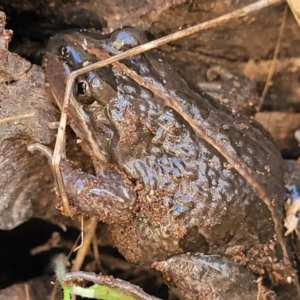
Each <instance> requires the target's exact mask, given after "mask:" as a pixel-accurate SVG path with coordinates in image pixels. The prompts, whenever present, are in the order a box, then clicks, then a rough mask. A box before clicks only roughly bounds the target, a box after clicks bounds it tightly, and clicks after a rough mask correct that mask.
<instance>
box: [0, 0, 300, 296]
mask: <svg viewBox="0 0 300 300" xmlns="http://www.w3.org/2000/svg"><path fill="white" fill-rule="evenodd" d="M254 2H255V1H254V0H225V1H218V0H167V1H158V0H155V1H135V0H129V1H122V0H113V1H111V0H104V1H96V0H85V1H75V0H69V1H65V0H51V1H50V0H38V1H32V0H26V1H8V0H0V10H2V11H3V12H5V14H6V22H7V24H6V25H5V16H4V14H1V13H0V119H4V118H7V117H12V116H20V115H30V116H27V117H25V118H17V119H14V120H10V121H6V122H5V123H0V127H1V130H0V165H1V173H0V191H1V193H0V229H1V230H2V231H1V232H0V234H1V233H3V232H4V233H5V234H6V233H7V231H6V230H11V229H13V228H16V227H17V226H18V225H20V224H22V223H23V222H25V221H27V220H28V219H30V218H32V217H39V218H43V219H45V220H48V221H51V222H53V223H56V224H57V223H64V224H67V225H68V226H73V227H76V226H77V227H78V222H76V221H72V220H69V219H67V218H65V217H63V216H62V215H61V214H60V212H59V211H57V210H56V209H55V204H56V201H57V200H56V198H55V193H54V187H53V177H52V172H51V169H50V167H49V165H48V162H47V160H46V158H45V157H44V156H42V155H40V154H38V153H34V154H31V153H30V152H28V151H27V146H28V145H30V144H32V143H35V142H39V143H42V144H44V145H48V146H50V148H52V149H53V145H54V142H55V131H53V130H52V129H50V128H49V127H48V123H50V122H54V121H57V120H58V119H59V110H58V109H57V107H56V106H55V105H54V101H53V99H52V96H51V93H50V91H49V89H48V88H47V87H46V85H45V76H44V72H43V69H42V68H41V64H42V57H43V51H44V48H45V45H46V43H47V40H48V39H49V37H50V36H51V35H52V34H54V33H56V32H58V31H60V30H63V29H66V28H96V29H102V30H105V31H112V30H114V29H117V28H119V27H120V26H134V27H137V28H139V29H142V30H145V31H146V32H147V33H148V35H149V38H151V39H155V38H159V37H162V36H164V35H166V34H169V33H171V32H175V31H177V30H179V29H181V28H186V27H189V26H191V25H194V24H197V23H200V22H204V21H207V20H210V19H213V18H215V17H218V16H221V15H223V14H226V13H228V12H231V11H233V10H235V9H238V8H241V7H244V6H246V5H248V4H250V3H254ZM285 6H286V4H285V2H284V3H283V2H281V3H278V4H274V5H272V6H269V7H267V8H264V9H262V10H260V11H258V12H256V13H252V14H249V15H246V16H244V17H242V18H239V19H231V20H229V21H228V22H226V23H224V24H222V25H220V26H217V27H214V28H211V29H209V30H205V31H201V32H199V33H197V34H194V35H192V36H190V37H186V38H183V39H181V40H179V41H176V42H172V43H169V44H167V45H165V46H163V47H161V48H160V50H161V51H162V52H163V53H164V54H165V55H166V56H167V57H168V58H170V59H171V60H173V63H174V64H175V65H176V66H177V67H178V69H180V70H181V72H182V73H183V74H184V76H185V77H186V78H188V79H189V80H190V82H191V83H193V84H195V85H197V84H198V83H199V82H203V81H206V72H207V70H208V69H209V68H210V67H212V66H221V67H225V68H226V69H228V70H229V71H230V72H232V73H234V74H241V75H245V76H247V77H248V78H250V79H251V80H252V81H253V82H254V83H255V84H256V86H257V91H258V93H259V95H262V92H263V89H264V86H265V83H266V80H267V77H268V74H269V72H270V68H271V64H272V59H273V56H274V51H275V47H276V45H277V42H278V36H279V32H280V27H281V24H282V20H283V15H284V10H285ZM283 26H284V27H283V35H282V39H281V41H280V44H279V53H278V57H277V60H276V63H275V68H274V75H273V76H272V80H271V85H270V88H269V91H268V93H267V95H266V97H265V98H264V99H263V103H262V105H261V107H260V111H259V112H258V113H257V114H256V115H255V119H256V120H258V121H259V122H260V123H261V124H262V125H263V126H264V127H265V128H266V129H267V130H269V131H270V133H271V134H272V135H273V137H274V139H275V141H276V143H277V146H278V147H279V149H280V151H281V153H282V156H283V157H284V158H287V159H293V160H296V159H298V157H299V155H300V148H299V146H298V141H297V140H296V139H295V137H294V132H295V130H297V129H298V128H299V127H300V117H299V116H300V79H299V78H300V60H299V57H300V28H299V25H298V24H297V22H296V20H295V19H294V16H293V14H292V12H291V11H289V10H288V12H287V17H286V19H285V21H284V25H283ZM5 28H6V29H5ZM9 30H13V36H12V33H11V31H9ZM11 38H12V41H11V42H10V43H8V42H9V41H10V40H11ZM0 121H1V120H0ZM68 144H69V145H73V147H71V148H72V150H70V151H71V152H72V153H71V155H74V156H77V157H79V161H81V162H82V161H83V162H84V163H83V164H85V166H84V167H85V168H89V167H88V166H86V165H88V163H86V162H85V156H84V155H83V154H82V153H81V154H78V153H80V147H79V146H78V145H77V144H76V137H75V136H74V135H73V133H72V132H69V134H68ZM291 164H294V167H295V168H296V169H297V167H298V165H297V163H296V162H295V161H292V162H291ZM287 170H288V171H287V173H288V174H292V172H293V170H291V168H287ZM288 177H289V176H288ZM293 183H294V184H296V185H298V186H299V187H300V184H299V177H297V176H294V177H293ZM70 228H71V227H70ZM4 230H5V231H4ZM56 230H57V229H56V227H55V228H54V229H53V230H52V231H53V232H54V231H56ZM99 230H101V232H102V234H103V235H102V236H104V238H102V241H101V245H102V246H101V247H102V248H101V249H103V251H104V252H103V253H104V255H103V257H104V258H102V267H101V268H100V269H99V268H98V269H97V268H96V270H97V271H99V270H101V271H102V272H107V273H110V274H113V275H115V276H116V277H120V278H123V279H125V280H128V281H129V280H131V281H133V282H135V283H136V282H138V284H140V285H141V286H143V287H147V286H148V287H149V285H150V283H151V282H152V288H150V289H149V288H148V289H147V292H149V293H151V294H153V295H156V296H157V297H160V298H162V299H167V298H168V291H167V288H166V286H164V284H163V282H162V279H161V278H159V277H156V274H155V273H151V272H148V271H145V270H142V269H139V268H137V267H136V266H132V265H130V264H127V263H126V262H125V261H123V260H122V258H121V257H120V256H119V255H118V254H117V253H116V252H115V250H112V248H111V244H110V241H109V236H108V235H107V234H105V232H106V231H105V227H103V226H102V227H101V228H99ZM52 231H51V232H52ZM103 232H104V233H103ZM27 234H29V235H30V231H29V233H27ZM40 234H41V235H42V233H40ZM50 236H51V233H49V232H47V233H46V234H45V239H46V240H47V239H49V238H50ZM70 239H71V240H72V239H73V236H72V237H70V238H62V240H70ZM3 240H5V239H4V238H3ZM22 243H25V241H23V242H22ZM16 245H19V244H18V243H17V244H16ZM16 245H14V248H16V247H18V246H16ZM68 247H69V246H64V247H62V248H63V249H64V251H65V249H66V248H68ZM101 251H102V250H101ZM11 253H12V257H13V253H14V252H13V251H11ZM50 256H51V255H50ZM1 257H2V256H1V250H0V261H1ZM11 259H13V258H11ZM47 259H48V262H49V258H47ZM108 262H110V263H109V264H108ZM0 264H1V262H0ZM47 264H48V263H45V266H46V265H47ZM85 265H86V266H89V267H91V263H90V262H86V264H85ZM28 268H30V267H28ZM45 268H46V267H45ZM46 269H47V268H46ZM48 270H49V268H48ZM112 270H113V271H112ZM42 273H43V272H42ZM42 273H41V274H40V275H42ZM124 274H125V275H124ZM1 276H2V275H0V284H1V278H2V277H1ZM34 276H36V275H34ZM43 276H45V273H43ZM47 278H49V277H47ZM27 279H28V278H27V277H25V279H20V278H18V279H16V280H17V281H20V280H27ZM149 282H150V283H149ZM32 285H33V286H35V288H36V287H37V286H39V285H41V286H43V288H45V292H44V293H43V295H40V294H39V293H35V292H32V294H31V298H30V299H45V293H49V290H50V289H49V280H47V279H45V277H41V278H40V279H34V283H33V281H31V282H30V283H29V286H32ZM0 287H1V286H0ZM3 287H4V285H3V286H2V288H3ZM11 288H13V289H14V290H15V291H14V292H13V291H12V290H10V291H9V293H10V299H24V286H23V285H22V287H21V288H20V287H18V286H16V285H13V286H12V287H11ZM22 288H23V289H22ZM30 289H31V288H30ZM6 293H7V291H5V290H0V299H4V297H5V299H6V298H7V296H6V295H7V294H6ZM279 293H280V291H279ZM12 295H14V297H15V298H13V297H12ZM169 299H170V298H169ZM282 299H293V296H292V295H291V294H285V295H284V296H282ZM295 299H296V298H295Z"/></svg>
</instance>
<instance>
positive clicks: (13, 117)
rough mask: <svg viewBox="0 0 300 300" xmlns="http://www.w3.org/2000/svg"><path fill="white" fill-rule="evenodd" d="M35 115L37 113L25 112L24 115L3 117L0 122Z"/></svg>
mask: <svg viewBox="0 0 300 300" xmlns="http://www.w3.org/2000/svg"><path fill="white" fill-rule="evenodd" d="M34 115H35V113H30V114H24V115H18V116H12V117H7V118H3V119H0V124H4V123H8V122H11V121H16V120H19V119H25V118H30V117H33V116H34Z"/></svg>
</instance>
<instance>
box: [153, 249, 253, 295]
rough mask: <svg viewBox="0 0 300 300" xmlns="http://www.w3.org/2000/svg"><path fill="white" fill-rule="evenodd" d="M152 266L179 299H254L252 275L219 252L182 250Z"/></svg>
mask: <svg viewBox="0 0 300 300" xmlns="http://www.w3.org/2000/svg"><path fill="white" fill-rule="evenodd" d="M152 267H154V268H156V269H157V270H159V271H160V272H162V274H163V277H164V278H165V281H166V283H167V284H168V285H169V286H170V287H171V289H172V291H173V292H174V293H175V294H176V295H177V296H178V297H179V298H180V299H212V300H213V299H224V300H227V299H228V300H229V299H230V300H234V299H241V296H243V299H244V300H246V299H256V297H257V293H258V291H257V285H256V283H255V277H254V275H253V274H252V273H251V272H250V271H249V270H247V269H246V268H244V267H242V266H241V265H239V264H238V263H236V262H234V261H231V260H229V259H227V258H225V257H222V256H219V255H204V254H200V253H195V254H182V255H178V256H175V257H172V258H169V259H168V260H166V261H161V262H155V263H153V265H152Z"/></svg>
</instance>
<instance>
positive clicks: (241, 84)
mask: <svg viewBox="0 0 300 300" xmlns="http://www.w3.org/2000/svg"><path fill="white" fill-rule="evenodd" d="M206 77H207V82H198V83H197V85H198V87H199V88H200V89H202V90H203V91H205V92H207V93H208V94H209V95H210V96H212V97H213V98H215V99H217V100H218V101H219V102H220V103H221V104H223V105H225V106H226V107H227V108H229V109H230V110H231V112H232V113H233V114H237V113H243V114H247V115H253V114H254V113H255V112H256V111H257V110H258V109H259V108H260V106H261V99H260V98H259V96H258V93H257V90H256V85H255V83H254V82H253V81H251V80H250V79H249V78H247V77H246V76H244V75H236V74H232V73H231V72H229V71H228V70H227V69H226V68H223V67H220V66H213V67H211V68H209V69H208V71H207V72H206Z"/></svg>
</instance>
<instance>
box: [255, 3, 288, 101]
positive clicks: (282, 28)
mask: <svg viewBox="0 0 300 300" xmlns="http://www.w3.org/2000/svg"><path fill="white" fill-rule="evenodd" d="M287 12H288V8H287V5H286V6H285V10H284V13H283V17H282V22H281V26H280V30H279V35H278V39H277V43H276V47H275V51H274V55H273V59H272V63H271V66H270V70H269V74H268V77H267V80H266V83H265V86H264V90H263V92H262V95H261V99H262V101H261V103H263V102H264V100H265V98H266V96H267V93H268V91H269V87H270V86H271V83H272V77H273V75H274V70H275V64H276V61H277V58H278V54H279V50H280V46H281V41H282V37H283V32H284V28H285V24H286V17H287Z"/></svg>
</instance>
